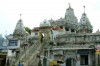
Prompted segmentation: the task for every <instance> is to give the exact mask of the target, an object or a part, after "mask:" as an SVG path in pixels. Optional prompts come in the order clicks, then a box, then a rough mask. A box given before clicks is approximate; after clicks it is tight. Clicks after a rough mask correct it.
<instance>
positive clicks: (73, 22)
mask: <svg viewBox="0 0 100 66" xmlns="http://www.w3.org/2000/svg"><path fill="white" fill-rule="evenodd" d="M65 20H66V25H65V26H66V27H65V30H66V31H70V32H76V31H77V28H78V20H77V18H76V16H75V15H74V10H73V9H72V8H71V6H70V4H69V7H68V9H66V13H65Z"/></svg>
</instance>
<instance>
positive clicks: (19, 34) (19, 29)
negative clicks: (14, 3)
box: [13, 14, 26, 39]
mask: <svg viewBox="0 0 100 66" xmlns="http://www.w3.org/2000/svg"><path fill="white" fill-rule="evenodd" d="M25 36H26V31H25V28H24V25H23V21H22V20H21V14H20V20H18V22H17V24H16V27H15V30H14V32H13V37H14V38H15V39H24V37H25Z"/></svg>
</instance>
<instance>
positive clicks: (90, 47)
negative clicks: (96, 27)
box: [31, 4, 100, 66]
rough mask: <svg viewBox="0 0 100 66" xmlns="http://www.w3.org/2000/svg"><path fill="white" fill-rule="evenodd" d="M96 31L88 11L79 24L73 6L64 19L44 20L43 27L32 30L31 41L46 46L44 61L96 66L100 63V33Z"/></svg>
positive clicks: (77, 65)
mask: <svg viewBox="0 0 100 66" xmlns="http://www.w3.org/2000/svg"><path fill="white" fill-rule="evenodd" d="M84 9H85V7H84ZM92 31H93V27H92V25H91V23H90V21H89V19H88V17H87V14H86V13H85V11H84V12H83V14H82V16H81V19H80V21H79V22H78V19H77V17H76V16H75V14H74V9H73V8H72V7H71V6H70V4H69V7H68V8H67V9H66V13H65V17H64V18H60V19H58V20H52V19H51V20H44V21H43V22H41V23H40V27H36V28H34V29H33V30H32V33H31V38H33V42H35V43H41V44H42V43H43V41H45V42H46V43H45V44H47V46H46V47H45V49H44V57H46V58H47V59H48V62H49V61H51V60H56V61H62V63H59V65H60V66H96V65H98V64H99V63H100V57H99V54H96V52H95V51H96V49H97V48H96V46H97V45H99V44H100V32H99V31H98V32H95V33H92ZM97 58H98V59H97ZM49 59H51V60H49ZM48 65H49V63H48Z"/></svg>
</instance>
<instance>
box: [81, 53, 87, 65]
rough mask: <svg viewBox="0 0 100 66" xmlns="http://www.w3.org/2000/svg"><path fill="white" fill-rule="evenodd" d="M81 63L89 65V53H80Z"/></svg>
mask: <svg viewBox="0 0 100 66" xmlns="http://www.w3.org/2000/svg"><path fill="white" fill-rule="evenodd" d="M80 64H81V65H88V55H80Z"/></svg>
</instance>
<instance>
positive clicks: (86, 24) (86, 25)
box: [78, 13, 93, 32]
mask: <svg viewBox="0 0 100 66" xmlns="http://www.w3.org/2000/svg"><path fill="white" fill-rule="evenodd" d="M83 29H85V30H88V31H90V32H91V31H92V30H93V27H92V25H91V23H90V21H89V19H88V17H87V15H86V14H85V13H83V14H82V16H81V19H80V22H79V28H78V30H83Z"/></svg>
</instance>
